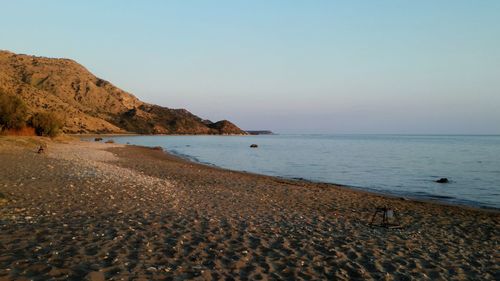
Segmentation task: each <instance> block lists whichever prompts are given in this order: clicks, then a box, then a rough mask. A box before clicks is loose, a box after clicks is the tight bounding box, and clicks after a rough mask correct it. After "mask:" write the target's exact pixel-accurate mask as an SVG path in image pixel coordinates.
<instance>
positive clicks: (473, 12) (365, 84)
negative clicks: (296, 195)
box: [0, 0, 500, 134]
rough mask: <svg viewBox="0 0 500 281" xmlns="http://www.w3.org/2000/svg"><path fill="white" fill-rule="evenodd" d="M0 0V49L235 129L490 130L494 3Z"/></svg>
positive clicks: (497, 103) (497, 53)
mask: <svg viewBox="0 0 500 281" xmlns="http://www.w3.org/2000/svg"><path fill="white" fill-rule="evenodd" d="M75 2H76V1H56V0H47V1H23V0H20V1H4V2H3V3H2V16H1V17H0V25H1V26H2V28H1V29H0V49H6V50H10V51H13V52H16V53H26V54H33V55H40V56H48V57H67V58H72V59H75V60H76V61H78V62H80V63H81V64H83V65H84V66H86V67H87V68H88V69H89V70H90V71H92V72H93V73H94V74H96V75H97V76H99V77H102V78H104V79H106V80H109V81H111V82H112V83H114V84H115V85H117V86H118V87H120V88H122V89H124V90H127V91H129V92H131V93H133V94H134V95H136V96H137V97H138V98H140V99H142V100H144V101H147V102H151V103H156V104H160V105H163V106H168V107H173V108H187V109H189V110H190V111H192V112H193V113H195V114H197V115H199V116H201V117H203V118H209V119H211V120H220V119H229V120H231V121H234V122H235V123H237V124H238V125H239V126H240V127H242V128H244V129H272V130H275V131H277V132H285V133H286V132H289V133H300V132H305V133H443V134H448V133H456V134H500V1H496V0H493V1H488V0H482V1H472V0H470V1H459V0H453V1H452V0H450V1H445V0H441V1H396V0H394V1H368V0H367V1H333V0H332V1H273V0H268V1H237V0H233V1H123V0H122V1H111V0H107V1H80V2H79V3H75Z"/></svg>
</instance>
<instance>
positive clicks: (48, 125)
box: [31, 112, 64, 137]
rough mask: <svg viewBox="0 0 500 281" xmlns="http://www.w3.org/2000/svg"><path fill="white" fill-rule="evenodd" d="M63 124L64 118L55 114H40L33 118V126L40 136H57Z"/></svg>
mask: <svg viewBox="0 0 500 281" xmlns="http://www.w3.org/2000/svg"><path fill="white" fill-rule="evenodd" d="M63 124H64V121H63V118H62V117H61V116H60V115H58V114H57V113H54V112H39V113H36V114H35V115H33V117H32V118H31V126H33V128H35V132H36V134H37V135H39V136H48V137H55V136H57V135H58V134H59V132H60V131H61V128H62V126H63Z"/></svg>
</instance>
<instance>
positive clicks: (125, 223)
mask: <svg viewBox="0 0 500 281" xmlns="http://www.w3.org/2000/svg"><path fill="white" fill-rule="evenodd" d="M41 142H43V143H46V145H47V149H46V153H44V154H37V153H36V150H37V145H38V144H39V143H41ZM379 206H391V207H392V208H394V209H395V210H396V212H397V214H398V215H399V217H400V224H401V225H402V228H401V229H386V228H383V227H377V226H375V227H374V226H370V225H369V222H370V219H371V216H372V214H373V212H374V211H375V209H376V207H379ZM499 221H500V213H499V212H498V211H491V210H490V211H488V210H480V209H472V208H465V207H458V206H447V205H439V204H434V203H427V202H416V201H408V200H401V199H398V198H389V197H383V196H380V195H374V194H370V193H365V192H360V191H356V190H350V189H348V188H343V187H339V186H335V185H331V184H316V183H310V182H303V181H293V180H284V179H279V178H274V177H267V176H260V175H253V174H248V173H242V172H233V171H228V170H223V169H219V168H215V167H209V166H204V165H200V164H196V163H191V162H188V161H186V160H183V159H180V158H178V157H175V156H172V155H169V154H166V153H164V152H162V151H159V150H154V149H148V148H143V147H134V146H123V145H118V144H102V143H94V142H80V141H70V140H66V141H49V140H46V139H32V138H12V137H10V138H8V137H0V280H30V279H33V280H49V279H50V280H82V279H88V280H186V279H194V280H221V279H224V280H499V279H500V273H499V272H500V265H499V264H500V263H499V261H500V255H499V252H500V251H499V249H500V247H499V242H500V241H499V240H500V239H499V238H500V226H499Z"/></svg>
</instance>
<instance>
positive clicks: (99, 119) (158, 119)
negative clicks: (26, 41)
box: [0, 51, 247, 135]
mask: <svg viewBox="0 0 500 281" xmlns="http://www.w3.org/2000/svg"><path fill="white" fill-rule="evenodd" d="M0 90H1V92H3V93H4V94H9V95H16V96H18V97H20V98H21V99H22V100H23V101H24V102H25V103H26V105H27V106H28V110H29V113H30V114H33V113H36V112H40V111H52V112H56V113H60V114H61V115H62V116H64V120H65V121H64V126H63V131H64V132H65V133H72V134H84V133H139V134H219V135H220V134H222V135H224V134H227V135H232V134H238V135H239V134H243V135H244V134H247V133H246V132H245V131H243V130H241V129H240V128H238V127H237V126H236V125H234V124H233V123H231V122H229V121H227V120H222V121H218V122H211V121H209V120H203V119H201V118H200V117H198V116H196V115H194V114H192V113H191V112H189V111H187V110H186V109H171V108H167V107H163V106H159V105H155V104H149V103H145V102H143V101H141V100H139V99H138V98H136V97H135V96H134V95H132V94H130V93H128V92H126V91H123V90H121V89H119V88H118V87H116V86H114V85H113V84H111V83H110V82H108V81H105V80H103V79H100V78H98V77H96V76H95V75H93V74H92V73H90V72H89V71H88V70H87V69H86V68H85V67H83V66H82V65H80V64H78V63H77V62H75V61H73V60H70V59H56V58H45V57H36V56H29V55H21V54H14V53H11V52H8V51H0Z"/></svg>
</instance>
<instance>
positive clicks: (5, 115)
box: [0, 90, 28, 131]
mask: <svg viewBox="0 0 500 281" xmlns="http://www.w3.org/2000/svg"><path fill="white" fill-rule="evenodd" d="M27 116H28V113H27V107H26V105H25V104H24V102H23V101H22V100H21V99H20V98H18V97H17V96H13V95H7V94H6V93H4V92H3V91H1V90H0V131H3V130H6V129H21V128H23V127H24V126H25V125H26V119H27Z"/></svg>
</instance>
